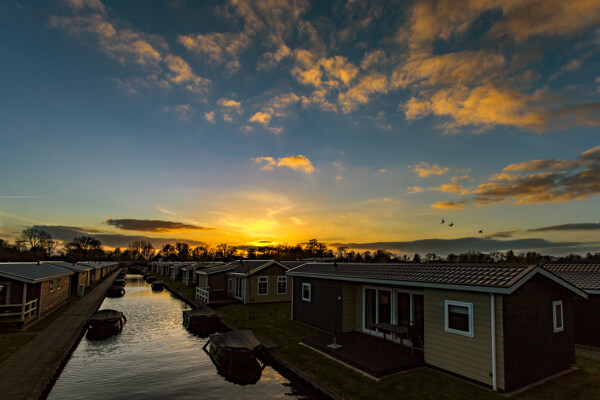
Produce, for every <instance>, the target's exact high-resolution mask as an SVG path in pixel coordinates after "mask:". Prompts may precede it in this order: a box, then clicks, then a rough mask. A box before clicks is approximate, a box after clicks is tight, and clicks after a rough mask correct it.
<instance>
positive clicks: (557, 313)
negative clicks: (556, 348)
mask: <svg viewBox="0 0 600 400" xmlns="http://www.w3.org/2000/svg"><path fill="white" fill-rule="evenodd" d="M552 322H553V326H554V332H555V333H556V332H562V331H563V330H564V329H565V321H564V319H563V302H562V300H556V301H553V302H552Z"/></svg>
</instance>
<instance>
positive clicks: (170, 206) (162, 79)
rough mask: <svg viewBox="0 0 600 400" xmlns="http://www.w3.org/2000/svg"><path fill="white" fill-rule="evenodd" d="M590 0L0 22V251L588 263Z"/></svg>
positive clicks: (187, 10) (233, 4) (591, 224)
mask: <svg viewBox="0 0 600 400" xmlns="http://www.w3.org/2000/svg"><path fill="white" fill-rule="evenodd" d="M599 27H600V2H598V1H596V0H572V1H568V2H566V1H564V0H543V1H542V0H539V1H518V0H506V1H501V0H500V1H487V0H457V1H452V2H447V1H429V0H417V1H413V2H409V1H403V2H398V1H389V2H387V1H363V0H361V1H358V0H339V1H313V2H310V1H306V0H295V1H279V0H277V1H276V0H253V1H243V0H226V1H192V0H173V1H165V2H159V1H151V2H149V1H127V2H122V1H116V0H114V1H108V0H105V1H101V0H49V1H28V2H21V1H11V0H7V1H3V2H1V3H0V52H1V54H2V57H1V58H0V143H1V146H0V237H1V238H4V239H5V240H10V241H14V240H15V239H16V237H18V235H19V233H20V232H21V231H22V230H23V229H25V228H26V227H30V226H33V227H37V228H39V229H44V230H46V231H47V232H49V233H50V234H51V235H52V236H53V237H54V238H55V239H57V240H60V241H69V240H72V239H73V238H74V237H75V236H82V235H92V236H95V237H97V238H99V239H100V240H101V241H102V243H103V244H104V245H105V247H107V248H112V247H126V246H127V244H128V243H129V242H131V241H133V240H151V241H152V242H153V244H154V245H155V247H159V246H162V245H163V244H164V243H167V242H170V243H172V244H174V243H175V242H176V241H185V242H188V243H190V244H191V245H193V246H196V245H202V244H210V245H213V246H215V245H217V244H220V243H227V244H228V245H230V246H238V247H240V248H246V247H247V246H259V245H272V244H290V245H293V244H297V243H305V242H307V241H308V240H310V239H312V238H316V239H318V240H319V241H320V242H323V243H326V244H328V245H329V246H331V247H332V248H333V249H335V248H336V247H338V246H344V245H348V246H349V247H351V248H353V249H357V250H373V249H378V248H385V249H387V250H389V251H391V252H393V253H397V254H402V253H414V252H420V253H427V252H435V253H437V254H441V255H443V254H448V253H459V252H464V251H468V250H475V251H486V252H487V251H505V250H508V249H513V250H516V251H519V250H520V251H538V252H542V253H544V254H553V255H562V254H568V253H571V252H575V253H580V254H585V253H586V252H588V251H590V252H592V253H594V252H600V201H599V199H600V198H599V196H598V194H600V46H599V45H600V28H599Z"/></svg>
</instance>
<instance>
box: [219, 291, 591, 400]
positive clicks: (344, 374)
mask: <svg viewBox="0 0 600 400" xmlns="http://www.w3.org/2000/svg"><path fill="white" fill-rule="evenodd" d="M218 311H220V312H221V313H222V314H224V315H225V316H226V321H227V322H229V323H230V324H231V325H233V326H235V327H236V328H238V329H251V330H253V331H254V332H256V333H257V334H259V335H261V336H264V337H265V338H268V339H270V340H271V341H273V342H274V343H275V344H277V345H278V346H279V347H278V348H276V349H274V350H273V352H274V353H275V354H277V355H278V356H280V357H281V358H283V359H284V360H286V361H288V362H289V363H291V364H292V365H294V366H295V367H297V368H298V369H301V370H302V371H304V372H306V373H307V374H308V375H310V376H312V377H313V378H314V379H315V380H316V381H317V382H319V383H321V384H323V385H325V386H327V387H329V388H330V389H331V390H333V391H334V392H336V393H338V394H339V395H341V396H342V397H344V398H345V399H366V398H369V399H375V398H376V399H399V398H402V399H452V400H456V399H465V400H467V399H482V400H485V399H505V397H504V396H502V395H500V394H497V393H492V392H491V391H489V390H486V389H484V388H482V387H479V386H477V385H474V384H470V383H467V382H464V381H462V380H460V379H457V378H454V377H451V376H449V375H446V374H443V373H440V372H437V371H434V370H432V369H428V368H422V369H418V370H413V371H410V372H406V373H403V374H398V375H393V376H390V377H388V378H384V379H382V380H380V381H379V382H376V381H374V380H372V379H370V378H367V377H365V376H364V375H362V374H360V373H357V372H355V371H354V370H351V369H349V368H346V367H344V366H342V365H341V364H340V363H338V362H335V361H333V360H331V359H329V358H327V357H324V356H322V355H321V354H319V353H317V352H314V351H312V350H309V349H307V348H306V347H305V346H302V345H300V344H299V342H300V341H301V339H302V338H304V337H308V336H315V335H319V334H322V333H323V332H322V331H320V330H318V329H315V328H312V327H309V326H306V325H304V324H301V323H299V322H296V321H292V320H290V304H289V303H279V304H255V305H246V306H244V305H241V304H234V305H229V306H225V307H221V308H219V309H218ZM577 367H578V368H579V370H578V371H576V372H574V373H570V374H567V375H565V376H563V377H560V378H557V379H554V380H552V381H550V382H548V383H545V384H543V385H540V386H538V387H536V388H533V389H530V390H528V391H527V392H524V393H521V394H519V395H516V396H514V397H512V398H514V399H519V400H521V399H523V400H534V399H536V400H537V399H556V400H558V399H569V400H578V399H581V400H584V399H598V398H600V362H598V361H594V360H589V359H586V358H577Z"/></svg>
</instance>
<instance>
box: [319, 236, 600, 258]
mask: <svg viewBox="0 0 600 400" xmlns="http://www.w3.org/2000/svg"><path fill="white" fill-rule="evenodd" d="M330 246H332V247H338V246H348V248H351V249H361V250H377V249H386V250H389V251H396V252H401V253H409V254H410V253H420V254H426V253H436V254H438V255H447V254H450V253H453V254H460V253H466V252H468V251H481V252H492V251H507V250H514V251H516V252H520V251H522V252H526V251H538V252H544V254H553V255H562V254H570V253H583V254H585V253H587V252H588V251H590V252H592V253H594V252H599V251H600V242H552V241H549V240H545V239H538V238H532V239H514V240H497V239H492V238H488V237H485V238H475V237H465V238H457V239H422V240H414V241H407V242H403V241H398V242H374V243H331V244H330Z"/></svg>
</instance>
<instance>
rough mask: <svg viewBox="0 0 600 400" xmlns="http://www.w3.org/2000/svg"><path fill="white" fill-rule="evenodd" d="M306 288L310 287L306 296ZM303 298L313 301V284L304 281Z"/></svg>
mask: <svg viewBox="0 0 600 400" xmlns="http://www.w3.org/2000/svg"><path fill="white" fill-rule="evenodd" d="M304 288H308V297H304ZM302 300H303V301H309V302H310V301H312V284H310V283H303V284H302Z"/></svg>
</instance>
